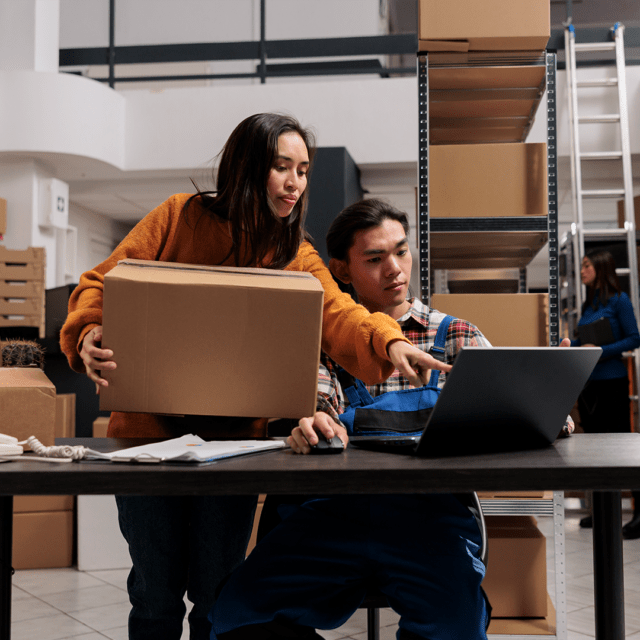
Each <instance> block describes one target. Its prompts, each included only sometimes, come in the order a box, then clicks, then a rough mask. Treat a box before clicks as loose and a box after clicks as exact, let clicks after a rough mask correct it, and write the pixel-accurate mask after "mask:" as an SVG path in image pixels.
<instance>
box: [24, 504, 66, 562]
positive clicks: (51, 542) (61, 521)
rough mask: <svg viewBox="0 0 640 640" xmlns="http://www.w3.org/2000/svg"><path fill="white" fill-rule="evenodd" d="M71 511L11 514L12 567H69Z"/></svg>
mask: <svg viewBox="0 0 640 640" xmlns="http://www.w3.org/2000/svg"><path fill="white" fill-rule="evenodd" d="M72 560H73V511H70V510H67V511H44V512H39V513H16V514H15V515H14V516H13V562H12V564H13V568H14V569H52V568H56V567H70V566H71V563H72Z"/></svg>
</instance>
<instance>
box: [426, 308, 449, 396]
mask: <svg viewBox="0 0 640 640" xmlns="http://www.w3.org/2000/svg"><path fill="white" fill-rule="evenodd" d="M453 320H454V317H453V316H449V315H446V316H445V317H444V318H443V319H442V322H441V323H440V326H439V327H438V331H437V332H436V338H435V340H434V341H433V346H432V347H431V349H429V355H431V356H433V357H434V358H435V359H436V360H439V361H440V362H444V348H445V346H446V343H447V331H449V325H450V324H451V322H452V321H453ZM439 375H440V372H439V371H438V369H434V370H433V371H432V372H431V378H430V380H429V384H433V385H437V384H438V376H439Z"/></svg>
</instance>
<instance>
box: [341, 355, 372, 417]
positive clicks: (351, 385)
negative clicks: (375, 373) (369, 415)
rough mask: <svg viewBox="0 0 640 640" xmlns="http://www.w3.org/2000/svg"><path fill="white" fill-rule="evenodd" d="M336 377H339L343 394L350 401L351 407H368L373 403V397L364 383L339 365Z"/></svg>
mask: <svg viewBox="0 0 640 640" xmlns="http://www.w3.org/2000/svg"><path fill="white" fill-rule="evenodd" d="M336 376H337V377H338V382H339V383H340V386H341V387H342V391H343V393H344V394H345V396H347V398H348V399H349V406H350V407H353V408H356V407H362V406H365V407H366V406H367V405H369V404H372V403H373V397H372V396H371V394H370V393H369V392H368V391H367V388H366V387H365V385H364V383H363V382H362V381H360V380H358V378H355V377H354V376H352V375H351V374H350V373H349V372H348V371H345V370H344V369H343V368H342V367H341V366H339V365H336Z"/></svg>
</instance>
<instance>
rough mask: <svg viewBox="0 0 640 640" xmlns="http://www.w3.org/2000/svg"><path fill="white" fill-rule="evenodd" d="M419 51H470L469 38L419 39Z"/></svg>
mask: <svg viewBox="0 0 640 640" xmlns="http://www.w3.org/2000/svg"><path fill="white" fill-rule="evenodd" d="M418 51H419V52H422V51H426V52H433V51H457V52H460V53H466V52H467V51H469V41H468V40H418Z"/></svg>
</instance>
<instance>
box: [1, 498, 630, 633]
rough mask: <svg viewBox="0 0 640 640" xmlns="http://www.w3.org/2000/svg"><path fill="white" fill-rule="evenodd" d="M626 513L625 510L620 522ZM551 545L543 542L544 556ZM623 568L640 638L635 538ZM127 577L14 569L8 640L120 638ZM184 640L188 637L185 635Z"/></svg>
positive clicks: (587, 554)
mask: <svg viewBox="0 0 640 640" xmlns="http://www.w3.org/2000/svg"><path fill="white" fill-rule="evenodd" d="M572 502H576V503H577V501H575V500H573V501H567V506H572V504H571V503H572ZM576 506H579V505H578V504H576ZM625 506H626V505H625ZM582 515H584V512H581V511H579V510H577V509H576V510H569V509H567V512H566V519H565V535H566V551H567V553H566V590H567V612H568V624H567V626H568V630H569V631H568V640H588V639H589V638H593V637H594V616H593V569H592V547H591V531H590V530H585V529H580V527H579V526H578V521H579V519H580V517H581V516H582ZM629 516H630V514H629V512H628V511H627V510H625V511H624V513H623V517H624V520H625V521H626V520H628V519H629ZM538 526H539V528H540V529H541V530H542V531H543V533H545V535H550V533H551V532H552V530H553V522H552V520H551V518H545V517H542V518H538ZM551 547H552V545H551V544H548V545H547V549H548V553H549V554H551V553H552V550H551ZM624 563H625V567H624V570H625V576H624V579H625V611H626V633H627V636H626V637H627V640H640V607H639V606H638V604H639V603H640V540H627V541H625V542H624ZM550 567H552V565H551V564H550ZM126 576H127V570H118V571H91V572H79V571H76V570H74V569H45V570H36V571H18V572H16V574H15V576H14V579H13V584H14V588H13V624H12V640H36V639H37V640H71V639H73V640H101V639H104V638H111V640H126V638H127V631H126V621H127V613H128V610H129V603H128V600H127V593H126V586H125V585H126ZM548 577H549V591H550V593H553V591H554V588H555V587H554V576H553V573H552V572H549V576H548ZM396 621H397V617H396V616H395V614H394V613H393V612H392V611H390V610H386V609H385V610H383V611H382V615H381V623H382V626H383V629H382V633H381V637H382V640H393V639H394V638H395V631H396ZM365 628H366V621H365V613H364V611H362V610H360V611H358V612H357V613H356V615H355V616H354V617H353V618H351V620H349V622H347V623H346V624H345V625H343V626H342V627H340V628H339V629H336V630H334V631H324V632H322V635H323V636H324V637H325V638H326V640H339V639H346V638H349V639H352V640H365V638H366V632H365ZM183 638H184V640H186V639H187V638H188V633H187V632H186V631H185V633H184V634H183Z"/></svg>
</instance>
